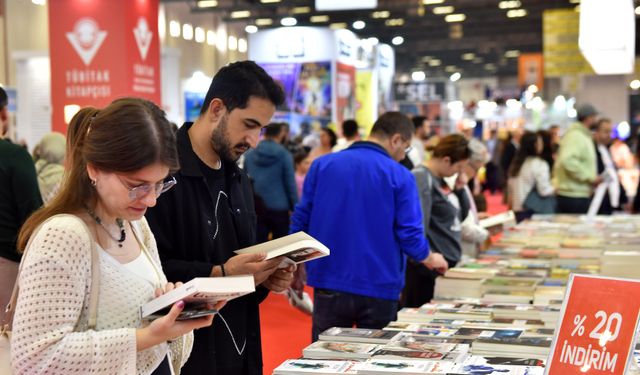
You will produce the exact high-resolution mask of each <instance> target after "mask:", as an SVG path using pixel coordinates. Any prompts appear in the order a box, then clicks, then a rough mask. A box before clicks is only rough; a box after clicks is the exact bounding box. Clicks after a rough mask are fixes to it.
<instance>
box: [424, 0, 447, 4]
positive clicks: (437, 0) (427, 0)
mask: <svg viewBox="0 0 640 375" xmlns="http://www.w3.org/2000/svg"><path fill="white" fill-rule="evenodd" d="M442 3H444V0H422V4H424V5H432V4H442Z"/></svg>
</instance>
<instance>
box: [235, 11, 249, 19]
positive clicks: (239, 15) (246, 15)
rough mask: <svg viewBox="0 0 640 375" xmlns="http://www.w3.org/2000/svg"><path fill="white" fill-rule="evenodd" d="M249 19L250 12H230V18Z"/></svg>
mask: <svg viewBox="0 0 640 375" xmlns="http://www.w3.org/2000/svg"><path fill="white" fill-rule="evenodd" d="M249 17H251V12H250V11H248V10H236V11H233V12H231V18H249Z"/></svg>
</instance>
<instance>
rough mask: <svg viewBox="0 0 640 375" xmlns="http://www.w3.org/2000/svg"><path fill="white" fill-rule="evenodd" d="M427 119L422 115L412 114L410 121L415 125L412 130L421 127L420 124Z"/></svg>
mask: <svg viewBox="0 0 640 375" xmlns="http://www.w3.org/2000/svg"><path fill="white" fill-rule="evenodd" d="M426 120H427V118H426V117H424V116H413V117H412V118H411V121H412V122H413V126H414V127H415V130H414V131H418V129H420V128H422V125H423V124H424V122H425V121H426Z"/></svg>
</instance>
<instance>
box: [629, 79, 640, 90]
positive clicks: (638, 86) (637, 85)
mask: <svg viewBox="0 0 640 375" xmlns="http://www.w3.org/2000/svg"><path fill="white" fill-rule="evenodd" d="M629 87H631V89H632V90H637V89H640V81H639V80H637V79H634V80H633V81H631V83H630V84H629Z"/></svg>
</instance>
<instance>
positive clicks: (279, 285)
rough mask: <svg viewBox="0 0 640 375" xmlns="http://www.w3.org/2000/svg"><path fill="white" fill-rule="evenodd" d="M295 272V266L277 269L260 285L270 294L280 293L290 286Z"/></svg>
mask: <svg viewBox="0 0 640 375" xmlns="http://www.w3.org/2000/svg"><path fill="white" fill-rule="evenodd" d="M295 270H296V266H295V264H292V265H289V266H288V267H286V268H278V269H277V270H276V271H275V272H274V273H272V274H271V276H269V277H268V278H267V280H265V281H264V282H263V283H262V285H263V286H264V287H265V288H267V289H269V290H271V291H272V292H276V293H281V292H284V291H285V290H287V289H288V288H289V286H291V282H292V281H293V272H294V271H295Z"/></svg>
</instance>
